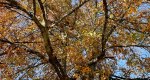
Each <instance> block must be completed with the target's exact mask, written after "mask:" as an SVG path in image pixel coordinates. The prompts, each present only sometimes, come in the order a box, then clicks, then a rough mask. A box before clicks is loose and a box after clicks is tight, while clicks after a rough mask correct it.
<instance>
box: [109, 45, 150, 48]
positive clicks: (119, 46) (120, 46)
mask: <svg viewBox="0 0 150 80" xmlns="http://www.w3.org/2000/svg"><path fill="white" fill-rule="evenodd" d="M116 47H118V48H122V47H150V45H126V46H123V45H118V46H110V47H108V48H107V49H110V48H116Z"/></svg>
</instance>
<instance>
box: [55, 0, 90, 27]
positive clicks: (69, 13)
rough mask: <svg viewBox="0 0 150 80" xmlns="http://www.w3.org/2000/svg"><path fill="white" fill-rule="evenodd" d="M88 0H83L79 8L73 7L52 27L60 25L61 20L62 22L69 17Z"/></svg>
mask: <svg viewBox="0 0 150 80" xmlns="http://www.w3.org/2000/svg"><path fill="white" fill-rule="evenodd" d="M88 1H90V0H85V1H84V2H82V3H81V4H80V5H79V6H77V7H75V8H74V9H72V10H71V11H69V12H68V13H67V14H65V15H64V16H63V17H62V18H60V19H59V20H58V21H56V22H55V24H53V25H52V27H53V26H55V25H57V24H58V23H60V22H61V21H62V20H64V19H65V18H66V17H68V16H69V15H71V14H72V13H74V12H75V11H76V10H78V9H79V8H80V7H82V6H83V5H84V4H85V3H87V2H88Z"/></svg>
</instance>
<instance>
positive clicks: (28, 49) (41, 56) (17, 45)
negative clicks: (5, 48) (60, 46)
mask: <svg viewBox="0 0 150 80" xmlns="http://www.w3.org/2000/svg"><path fill="white" fill-rule="evenodd" d="M0 42H3V43H9V44H11V45H13V46H15V47H18V48H23V49H24V50H26V51H27V52H30V53H32V54H35V55H37V56H38V57H40V58H41V59H43V60H47V59H46V58H45V56H44V55H42V54H41V53H40V52H38V51H35V50H33V49H30V48H29V47H27V46H26V45H19V44H15V43H13V42H11V41H9V40H7V39H0Z"/></svg>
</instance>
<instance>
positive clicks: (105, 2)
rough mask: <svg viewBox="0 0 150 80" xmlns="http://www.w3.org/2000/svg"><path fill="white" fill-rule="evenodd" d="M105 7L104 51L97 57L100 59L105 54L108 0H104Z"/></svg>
mask: <svg viewBox="0 0 150 80" xmlns="http://www.w3.org/2000/svg"><path fill="white" fill-rule="evenodd" d="M103 8H104V11H105V21H104V26H103V32H102V42H101V44H102V51H101V54H100V55H99V56H98V57H97V58H98V60H99V59H102V58H103V57H104V56H105V46H106V39H105V38H106V37H105V35H106V29H107V24H108V8H107V1H106V0H103Z"/></svg>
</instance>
